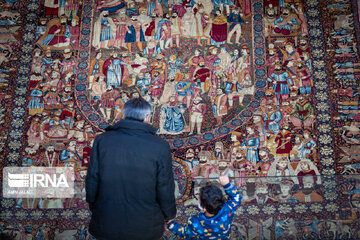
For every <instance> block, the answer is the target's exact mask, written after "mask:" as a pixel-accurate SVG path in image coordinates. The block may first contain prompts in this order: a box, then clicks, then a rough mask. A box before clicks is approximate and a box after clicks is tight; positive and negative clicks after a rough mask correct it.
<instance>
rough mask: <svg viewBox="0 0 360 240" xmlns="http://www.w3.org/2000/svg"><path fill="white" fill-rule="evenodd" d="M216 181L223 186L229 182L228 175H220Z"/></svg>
mask: <svg viewBox="0 0 360 240" xmlns="http://www.w3.org/2000/svg"><path fill="white" fill-rule="evenodd" d="M217 181H218V183H220V184H221V186H225V185H226V184H228V183H229V182H230V179H229V177H228V176H220V177H219V179H218V180H217Z"/></svg>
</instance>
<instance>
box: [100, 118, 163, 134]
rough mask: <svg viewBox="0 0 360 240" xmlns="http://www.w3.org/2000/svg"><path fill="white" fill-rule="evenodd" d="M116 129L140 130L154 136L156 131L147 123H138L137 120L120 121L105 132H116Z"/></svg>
mask: <svg viewBox="0 0 360 240" xmlns="http://www.w3.org/2000/svg"><path fill="white" fill-rule="evenodd" d="M118 129H132V130H141V131H144V132H148V133H151V134H153V135H155V132H156V129H155V128H154V127H153V126H151V125H150V124H148V123H144V122H140V121H137V120H130V119H126V120H125V119H122V120H120V121H118V122H117V123H115V124H114V125H111V126H109V127H107V128H106V129H105V131H111V130H118Z"/></svg>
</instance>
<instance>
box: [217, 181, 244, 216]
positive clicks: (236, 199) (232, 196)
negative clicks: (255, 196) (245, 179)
mask: <svg viewBox="0 0 360 240" xmlns="http://www.w3.org/2000/svg"><path fill="white" fill-rule="evenodd" d="M217 181H218V183H220V184H221V185H222V186H223V187H224V189H225V192H226V194H227V195H228V196H229V200H228V201H227V203H228V204H229V206H230V207H231V208H232V210H233V211H235V210H236V209H237V208H238V207H239V206H240V204H241V195H240V192H239V190H237V189H236V187H235V186H234V185H232V184H231V183H230V179H229V177H228V176H220V177H219V179H218V180H217Z"/></svg>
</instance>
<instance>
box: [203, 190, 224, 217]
mask: <svg viewBox="0 0 360 240" xmlns="http://www.w3.org/2000/svg"><path fill="white" fill-rule="evenodd" d="M224 203H225V199H224V196H223V193H222V191H221V189H220V188H218V187H217V186H215V185H214V184H209V185H206V186H204V187H202V188H201V189H200V204H201V206H202V207H203V208H205V209H206V211H207V212H208V213H210V214H214V215H216V214H217V213H218V212H219V211H220V210H221V208H222V206H223V205H224Z"/></svg>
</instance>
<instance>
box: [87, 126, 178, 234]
mask: <svg viewBox="0 0 360 240" xmlns="http://www.w3.org/2000/svg"><path fill="white" fill-rule="evenodd" d="M86 191H87V201H88V202H89V205H90V207H91V210H92V213H93V215H92V219H91V222H90V232H91V233H92V234H93V235H95V236H97V237H100V238H101V237H103V238H105V239H126V240H127V239H129V240H133V239H134V240H135V239H142V240H145V239H149V240H150V239H159V238H160V237H161V236H162V233H163V231H164V229H163V226H164V223H165V220H169V219H171V218H173V217H175V214H176V207H175V198H174V179H173V173H172V165H171V153H170V148H169V145H168V144H167V143H166V142H165V141H164V140H162V139H161V138H159V137H158V136H155V129H154V128H153V127H152V126H150V125H149V124H146V123H143V122H140V121H136V120H121V121H120V122H119V123H117V124H115V125H114V126H112V127H110V128H109V129H107V131H106V132H105V133H103V134H101V135H100V136H98V137H97V138H96V139H95V142H94V146H93V151H92V154H91V160H90V165H89V169H88V175H87V179H86Z"/></svg>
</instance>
